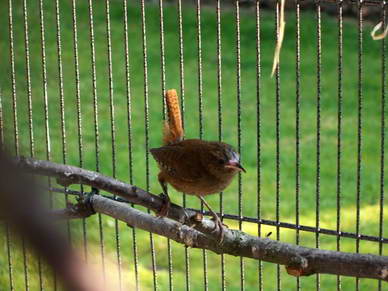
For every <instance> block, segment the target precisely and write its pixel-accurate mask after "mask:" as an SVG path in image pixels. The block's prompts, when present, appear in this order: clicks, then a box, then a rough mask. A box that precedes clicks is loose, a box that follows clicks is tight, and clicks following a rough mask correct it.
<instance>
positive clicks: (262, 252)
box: [18, 158, 388, 281]
mask: <svg viewBox="0 0 388 291" xmlns="http://www.w3.org/2000/svg"><path fill="white" fill-rule="evenodd" d="M18 165H19V167H21V168H23V169H24V170H28V171H29V172H32V173H35V174H40V175H45V176H51V177H56V178H57V180H58V181H59V183H60V184H62V185H65V186H69V185H71V184H85V185H90V186H92V187H95V188H98V189H101V190H104V191H107V192H110V193H112V194H115V195H118V196H121V197H122V198H124V199H126V200H128V201H129V202H131V203H135V204H139V205H142V206H145V207H147V208H149V209H151V210H153V211H158V210H159V209H160V207H161V206H162V203H163V201H162V199H161V198H160V197H159V196H156V195H154V194H151V193H148V192H146V191H144V190H142V189H140V188H137V187H135V186H133V185H129V184H126V183H124V182H121V181H118V180H115V179H113V178H110V177H107V176H104V175H101V174H99V173H96V172H92V171H88V170H84V169H80V168H77V167H73V166H66V165H61V164H55V163H51V162H48V161H40V160H34V159H31V158H20V159H19V161H18ZM90 202H91V205H92V207H93V209H94V211H96V212H98V213H103V214H106V215H109V216H111V217H113V218H116V219H118V220H121V221H124V222H126V223H127V224H128V225H129V226H132V227H137V228H141V229H143V230H146V231H150V232H153V233H156V234H159V235H162V236H165V237H168V238H170V239H173V240H175V241H177V242H179V243H182V244H185V245H187V246H190V247H194V248H201V249H208V250H211V251H213V252H215V253H217V254H221V253H223V254H229V255H234V256H243V257H248V258H253V259H257V260H263V261H267V262H272V263H277V264H281V265H285V266H286V270H287V272H288V273H289V274H290V275H293V276H308V275H311V274H315V273H324V274H336V275H342V276H353V277H360V278H373V279H381V280H384V281H388V257H386V256H376V255H371V254H353V253H345V252H336V251H328V250H320V249H315V248H306V247H301V246H295V245H291V244H288V243H282V242H279V241H274V240H271V239H269V238H260V237H255V236H251V235H248V234H246V233H244V232H242V231H238V230H232V229H226V230H225V237H224V240H223V242H222V244H219V243H218V237H217V234H216V233H212V230H213V227H214V223H213V221H211V220H209V219H206V218H203V217H202V215H200V214H198V213H197V212H195V211H193V210H187V209H186V210H185V209H184V208H182V207H180V206H178V205H175V204H173V205H172V208H171V210H170V211H169V215H168V217H169V218H170V219H169V218H157V217H154V216H152V215H149V214H147V213H144V212H142V211H139V210H137V209H134V208H132V207H130V206H129V205H127V204H125V203H121V202H117V201H113V200H111V199H108V198H104V197H102V196H99V195H94V196H92V197H91V199H90ZM74 209H75V210H74ZM76 209H82V207H75V208H73V210H72V211H76ZM64 213H65V212H64ZM185 224H188V225H185Z"/></svg>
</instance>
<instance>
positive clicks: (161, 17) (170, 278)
mask: <svg viewBox="0 0 388 291" xmlns="http://www.w3.org/2000/svg"><path fill="white" fill-rule="evenodd" d="M159 20H160V23H159V26H160V65H161V66H160V71H161V72H160V74H161V80H160V81H161V88H162V94H161V95H162V102H163V120H165V119H166V113H167V107H166V102H165V99H164V93H165V91H166V64H165V49H164V15H163V0H159ZM167 256H168V282H169V290H170V291H172V290H173V270H172V268H173V265H172V250H171V240H170V239H169V238H167Z"/></svg>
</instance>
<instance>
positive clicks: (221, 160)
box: [217, 159, 225, 165]
mask: <svg viewBox="0 0 388 291" xmlns="http://www.w3.org/2000/svg"><path fill="white" fill-rule="evenodd" d="M217 161H218V163H219V164H220V165H222V164H224V163H225V161H224V159H218V160H217Z"/></svg>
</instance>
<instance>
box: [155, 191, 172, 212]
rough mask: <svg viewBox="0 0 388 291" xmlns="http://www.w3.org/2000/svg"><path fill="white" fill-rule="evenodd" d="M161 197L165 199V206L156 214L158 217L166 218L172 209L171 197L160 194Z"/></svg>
mask: <svg viewBox="0 0 388 291" xmlns="http://www.w3.org/2000/svg"><path fill="white" fill-rule="evenodd" d="M159 196H160V198H162V199H163V204H162V207H160V210H159V211H158V212H157V213H156V216H158V217H165V216H167V215H168V212H169V210H170V207H171V202H170V197H168V195H166V194H165V193H160V194H159Z"/></svg>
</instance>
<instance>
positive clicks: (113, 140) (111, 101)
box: [105, 0, 122, 290]
mask: <svg viewBox="0 0 388 291" xmlns="http://www.w3.org/2000/svg"><path fill="white" fill-rule="evenodd" d="M109 1H110V0H106V1H105V17H106V41H107V57H108V79H109V109H110V122H111V143H112V175H113V178H116V125H115V107H114V95H113V73H112V41H111V27H110V5H109ZM114 222H115V240H116V256H117V271H118V277H119V288H120V290H122V275H121V254H120V232H119V224H118V220H117V219H115V220H114Z"/></svg>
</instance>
